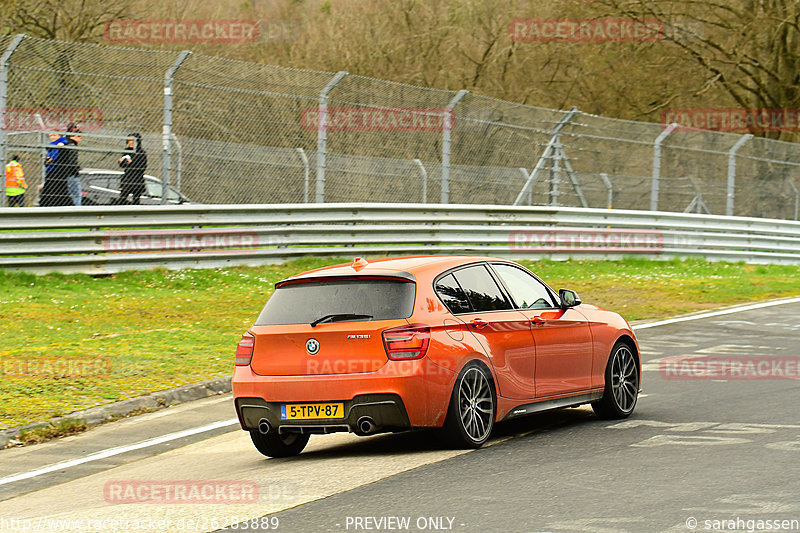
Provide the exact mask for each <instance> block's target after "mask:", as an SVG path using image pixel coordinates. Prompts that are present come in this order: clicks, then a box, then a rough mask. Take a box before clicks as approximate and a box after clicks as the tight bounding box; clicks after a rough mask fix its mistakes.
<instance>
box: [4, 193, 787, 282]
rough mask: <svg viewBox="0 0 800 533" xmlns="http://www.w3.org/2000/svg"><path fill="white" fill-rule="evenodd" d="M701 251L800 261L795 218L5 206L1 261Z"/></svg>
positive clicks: (46, 268)
mask: <svg viewBox="0 0 800 533" xmlns="http://www.w3.org/2000/svg"><path fill="white" fill-rule="evenodd" d="M417 254H476V255H492V256H498V257H509V258H516V259H524V258H530V259H537V258H541V257H551V258H554V259H565V258H568V257H587V258H619V257H623V256H632V255H637V256H645V257H651V258H670V257H688V256H696V257H703V258H706V259H711V260H728V261H745V262H748V263H786V264H800V222H796V221H786V220H776V219H760V218H744V217H726V216H715V215H697V214H684V213H670V212H652V211H626V210H611V209H583V208H566V207H514V206H474V205H432V204H270V205H249V204H248V205H180V206H120V207H113V208H110V207H83V208H74V207H53V208H17V209H12V208H5V209H0V268H3V269H8V270H19V271H28V272H36V273H45V272H84V273H89V274H107V273H114V272H120V271H123V270H134V269H146V268H156V267H164V268H168V269H179V268H215V267H225V266H231V265H260V264H267V263H278V262H282V261H285V260H288V259H291V258H295V257H301V256H305V255H315V256H342V257H352V256H356V255H364V256H370V257H374V256H382V255H417Z"/></svg>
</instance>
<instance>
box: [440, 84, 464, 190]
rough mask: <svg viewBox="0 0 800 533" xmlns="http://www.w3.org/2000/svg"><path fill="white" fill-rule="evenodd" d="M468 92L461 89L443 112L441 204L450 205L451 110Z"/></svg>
mask: <svg viewBox="0 0 800 533" xmlns="http://www.w3.org/2000/svg"><path fill="white" fill-rule="evenodd" d="M467 94H469V91H468V90H466V89H461V90H460V91H458V92H457V93H456V95H455V96H454V97H453V99H452V100H450V103H448V104H447V107H446V108H445V110H444V122H443V125H442V129H443V131H442V203H443V204H449V203H450V138H451V135H452V130H453V121H452V120H451V118H452V115H453V109H455V107H456V106H457V105H458V103H459V102H460V101H461V100H462V99H463V98H464V97H465V96H466V95H467Z"/></svg>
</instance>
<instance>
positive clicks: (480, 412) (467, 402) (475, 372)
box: [442, 361, 497, 448]
mask: <svg viewBox="0 0 800 533" xmlns="http://www.w3.org/2000/svg"><path fill="white" fill-rule="evenodd" d="M496 413H497V396H496V394H495V390H494V384H493V382H492V376H491V374H490V373H489V370H488V369H487V368H486V367H485V366H484V365H482V364H480V363H478V362H475V361H473V362H470V363H468V364H467V365H466V366H465V367H464V368H463V369H462V370H461V372H459V374H458V377H457V378H456V382H455V385H454V386H453V393H452V394H451V395H450V405H449V407H448V409H447V417H446V418H445V423H444V427H443V428H442V430H443V432H444V437H445V440H446V441H447V443H448V444H450V445H451V446H453V447H455V448H480V447H481V446H483V445H484V443H485V442H486V441H487V440H489V436H490V435H491V433H492V429H493V428H494V417H495V414H496Z"/></svg>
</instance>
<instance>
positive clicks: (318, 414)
mask: <svg viewBox="0 0 800 533" xmlns="http://www.w3.org/2000/svg"><path fill="white" fill-rule="evenodd" d="M343 416H344V404H343V403H294V404H283V405H281V420H315V419H319V418H342V417H343Z"/></svg>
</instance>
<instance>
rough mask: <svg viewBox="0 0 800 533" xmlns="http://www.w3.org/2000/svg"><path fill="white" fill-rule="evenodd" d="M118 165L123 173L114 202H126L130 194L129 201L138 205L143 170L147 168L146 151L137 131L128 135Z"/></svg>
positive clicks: (141, 189) (142, 185)
mask: <svg viewBox="0 0 800 533" xmlns="http://www.w3.org/2000/svg"><path fill="white" fill-rule="evenodd" d="M119 166H120V167H122V169H123V170H124V171H125V173H124V174H123V175H122V183H121V190H120V191H119V198H117V199H116V200H115V201H114V204H115V205H120V204H126V203H128V195H130V196H131V197H132V198H131V202H130V203H132V204H134V205H138V204H139V198H140V197H141V196H142V195H143V194H144V193H145V186H144V171H145V170H147V153H146V152H145V151H144V148H142V136H141V135H139V134H138V133H131V134H130V135H128V146H127V148H126V149H125V152H124V153H123V154H122V157H120V158H119Z"/></svg>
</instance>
